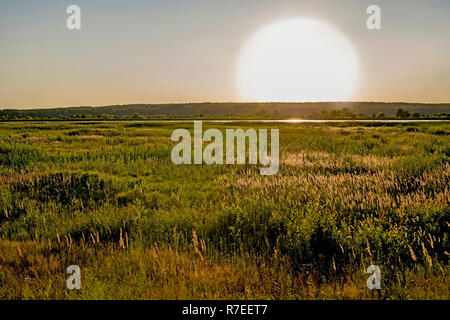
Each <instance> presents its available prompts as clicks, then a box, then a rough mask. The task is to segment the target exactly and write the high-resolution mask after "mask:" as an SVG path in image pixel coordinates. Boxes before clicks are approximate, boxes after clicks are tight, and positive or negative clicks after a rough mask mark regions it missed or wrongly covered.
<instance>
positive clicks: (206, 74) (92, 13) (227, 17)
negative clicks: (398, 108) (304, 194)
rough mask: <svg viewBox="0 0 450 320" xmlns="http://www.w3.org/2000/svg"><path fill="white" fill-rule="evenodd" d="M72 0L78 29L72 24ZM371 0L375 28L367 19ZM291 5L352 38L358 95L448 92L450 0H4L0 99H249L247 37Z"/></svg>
mask: <svg viewBox="0 0 450 320" xmlns="http://www.w3.org/2000/svg"><path fill="white" fill-rule="evenodd" d="M71 4H76V5H78V6H80V7H81V19H82V29H81V30H72V31H70V30H67V28H66V19H67V17H68V15H67V14H66V8H67V7H68V6H69V5H71ZM371 4H377V5H379V6H380V7H381V10H382V29H381V30H379V31H370V30H368V29H367V28H366V18H367V14H366V8H367V7H368V6H369V5H371ZM292 17H312V18H316V19H318V20H321V21H323V22H326V23H328V24H330V25H333V26H334V27H335V28H336V29H338V30H340V31H341V32H342V33H344V34H345V35H346V36H347V38H348V39H350V40H351V41H352V43H353V45H354V46H355V48H356V49H357V51H358V54H359V56H360V59H361V82H360V86H359V89H358V94H357V98H356V100H364V101H417V102H450V1H449V0H395V1H394V0H384V1H383V0H339V1H332V0H327V1H325V0H314V1H312V0H311V1H302V0H294V1H291V0H182V1H181V0H177V1H176V0H147V1H144V0H120V1H119V0H89V1H88V0H70V1H61V0H54V1H50V0H39V1H35V0H29V1H25V0H14V1H3V0H2V1H1V2H0V108H31V107H53V106H78V105H109V104H128V103H163V102H199V101H242V98H241V97H240V96H239V92H238V90H237V88H236V76H235V74H236V61H237V58H238V55H239V51H240V49H241V47H242V46H243V44H244V43H245V41H246V40H247V39H248V38H249V37H250V36H251V35H252V34H253V33H254V32H255V31H257V30H258V29H259V28H261V27H263V26H265V25H267V24H270V23H273V22H276V21H278V20H281V19H284V18H292Z"/></svg>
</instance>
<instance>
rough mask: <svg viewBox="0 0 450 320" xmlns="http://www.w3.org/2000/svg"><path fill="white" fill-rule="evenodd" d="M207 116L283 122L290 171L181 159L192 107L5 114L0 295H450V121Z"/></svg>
mask: <svg viewBox="0 0 450 320" xmlns="http://www.w3.org/2000/svg"><path fill="white" fill-rule="evenodd" d="M203 126H204V127H205V128H208V127H211V126H213V127H216V128H219V129H222V130H225V129H226V128H234V127H239V128H244V129H245V128H248V127H250V126H251V127H253V128H279V129H280V170H279V172H278V174H276V175H273V176H261V175H260V174H259V169H258V166H254V165H235V166H230V165H228V166H227V165H211V166H208V165H179V166H176V165H174V164H173V163H172V162H171V159H170V152H171V149H172V147H173V146H174V145H175V143H174V142H172V141H170V136H171V133H172V131H173V130H174V129H175V128H179V127H185V128H189V129H192V127H193V124H192V122H191V123H164V122H158V123H156V122H132V121H130V122H107V121H105V122H84V123H83V122H52V123H45V122H14V123H8V122H6V123H0V298H2V299H113V298H115V299H241V298H245V299H450V277H449V274H450V265H449V255H450V239H449V230H450V208H449V202H450V190H449V186H450V139H449V133H450V124H449V123H448V122H436V123H420V122H417V123H403V124H398V123H391V124H380V123H323V124H320V123H313V124H312V123H305V124H280V123H276V124H270V123H222V124H220V123H204V124H203ZM71 264H76V265H78V266H80V268H81V272H82V289H81V290H68V289H67V288H66V279H67V275H66V273H65V271H66V268H67V267H68V266H69V265H71ZM371 264H376V265H379V266H380V268H381V276H382V287H381V290H379V291H376V290H375V292H374V291H371V290H368V289H367V287H366V280H367V278H368V276H369V275H367V274H365V269H366V268H367V267H368V266H369V265H371Z"/></svg>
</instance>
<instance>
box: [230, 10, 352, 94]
mask: <svg viewBox="0 0 450 320" xmlns="http://www.w3.org/2000/svg"><path fill="white" fill-rule="evenodd" d="M358 78H359V58H358V55H357V52H356V50H355V49H354V47H353V45H352V43H351V42H350V41H349V40H348V39H347V38H346V37H345V35H343V34H342V33H340V32H339V31H337V30H335V29H334V28H332V27H331V26H329V25H326V24H324V23H322V22H319V21H317V20H314V19H308V18H295V19H289V20H283V21H280V22H277V23H274V24H271V25H268V26H266V27H263V28H261V29H260V30H259V31H257V32H256V33H255V34H254V35H253V36H252V37H251V38H250V39H249V40H248V41H247V43H246V44H245V45H244V47H243V49H242V52H241V54H240V57H239V61H238V65H237V83H238V88H239V90H240V93H241V95H242V98H244V99H245V100H249V101H278V102H288V101H290V102H297V101H298V102H304V101H345V100H351V99H352V98H354V94H355V91H356V89H357V85H358Z"/></svg>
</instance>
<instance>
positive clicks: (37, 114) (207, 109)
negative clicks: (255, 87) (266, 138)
mask: <svg viewBox="0 0 450 320" xmlns="http://www.w3.org/2000/svg"><path fill="white" fill-rule="evenodd" d="M398 109H402V110H406V111H408V112H409V113H411V114H414V113H419V114H421V115H425V116H429V115H433V114H440V113H450V103H444V104H425V103H393V102H392V103H383V102H333V103H331V102H323V103H322V102H320V103H319V102H318V103H311V102H306V103H274V102H270V103H232V102H230V103H185V104H130V105H112V106H103V107H87V106H81V107H65V108H52V109H27V110H18V109H4V110H0V119H3V120H8V119H61V118H73V117H80V116H82V117H140V116H144V117H146V116H195V115H197V116H198V115H204V116H214V115H216V116H231V115H233V116H243V115H271V114H277V115H278V116H288V117H310V116H318V115H320V114H321V113H323V112H330V111H333V110H349V111H351V113H354V114H356V115H358V114H360V115H361V114H365V115H373V114H379V113H383V114H384V115H385V116H388V117H389V116H395V115H396V112H397V110H398Z"/></svg>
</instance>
